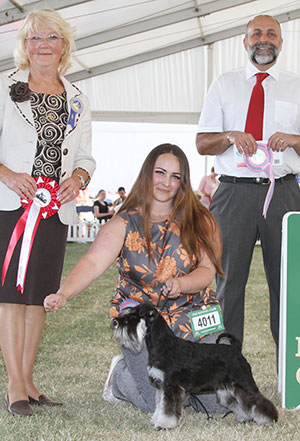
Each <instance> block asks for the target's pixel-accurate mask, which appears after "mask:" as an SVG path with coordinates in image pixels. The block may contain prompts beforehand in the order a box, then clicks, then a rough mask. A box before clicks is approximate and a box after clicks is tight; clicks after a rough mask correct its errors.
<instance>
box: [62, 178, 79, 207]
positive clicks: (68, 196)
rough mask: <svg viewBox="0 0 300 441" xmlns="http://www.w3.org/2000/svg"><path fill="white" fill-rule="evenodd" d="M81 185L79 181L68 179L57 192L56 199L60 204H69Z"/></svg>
mask: <svg viewBox="0 0 300 441" xmlns="http://www.w3.org/2000/svg"><path fill="white" fill-rule="evenodd" d="M80 187H81V183H80V181H79V179H75V178H68V179H66V180H65V181H64V182H63V183H62V184H60V188H59V190H58V192H57V198H58V200H59V201H60V203H61V204H65V203H66V202H70V201H72V200H73V199H75V198H76V196H77V195H78V192H79V190H80Z"/></svg>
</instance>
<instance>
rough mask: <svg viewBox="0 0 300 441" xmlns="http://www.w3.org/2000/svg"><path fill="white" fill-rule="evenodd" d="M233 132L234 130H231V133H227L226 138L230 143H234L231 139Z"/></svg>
mask: <svg viewBox="0 0 300 441" xmlns="http://www.w3.org/2000/svg"><path fill="white" fill-rule="evenodd" d="M231 134H232V132H230V133H229V135H226V139H227V140H228V141H229V145H232V144H233V142H231V140H230V136H231Z"/></svg>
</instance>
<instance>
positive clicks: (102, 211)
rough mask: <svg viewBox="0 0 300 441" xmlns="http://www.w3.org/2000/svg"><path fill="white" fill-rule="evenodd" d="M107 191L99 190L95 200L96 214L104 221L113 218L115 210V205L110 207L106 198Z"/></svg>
mask: <svg viewBox="0 0 300 441" xmlns="http://www.w3.org/2000/svg"><path fill="white" fill-rule="evenodd" d="M105 198H106V192H105V190H99V191H98V193H97V196H96V200H95V201H94V216H95V217H96V218H97V219H99V221H100V222H101V221H102V219H104V221H105V222H106V221H108V220H109V219H111V218H112V216H113V213H114V210H113V207H110V206H109V205H108V203H107V202H106V200H105Z"/></svg>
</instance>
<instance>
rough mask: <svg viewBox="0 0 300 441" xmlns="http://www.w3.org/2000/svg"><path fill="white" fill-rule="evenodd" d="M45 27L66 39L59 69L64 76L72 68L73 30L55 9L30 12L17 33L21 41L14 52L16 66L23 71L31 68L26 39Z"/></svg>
mask: <svg viewBox="0 0 300 441" xmlns="http://www.w3.org/2000/svg"><path fill="white" fill-rule="evenodd" d="M43 25H46V26H49V27H51V28H53V30H54V31H55V32H57V33H58V34H59V35H60V36H61V37H63V39H64V40H63V41H64V52H63V54H62V57H61V60H60V63H59V67H58V73H59V74H61V75H64V74H65V73H66V72H67V70H68V69H69V67H70V66H71V51H72V49H73V48H74V38H73V29H72V28H71V26H70V25H69V23H67V22H66V21H65V20H64V19H63V18H62V17H61V16H60V15H59V14H58V13H57V12H56V11H54V10H53V9H36V10H33V11H31V12H29V14H28V15H27V17H26V18H25V20H24V22H23V24H22V26H21V27H20V29H19V31H18V33H17V38H18V40H19V41H18V44H17V46H16V49H15V51H14V58H15V64H16V66H17V67H18V68H19V69H21V70H24V69H27V68H28V67H29V64H30V62H29V59H28V56H27V54H26V49H25V41H26V37H27V35H28V34H29V32H31V31H34V32H38V30H39V28H40V27H41V26H43Z"/></svg>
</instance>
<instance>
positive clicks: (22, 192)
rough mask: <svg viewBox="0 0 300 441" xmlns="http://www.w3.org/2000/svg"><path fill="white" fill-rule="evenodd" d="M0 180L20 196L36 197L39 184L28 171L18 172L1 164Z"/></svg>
mask: <svg viewBox="0 0 300 441" xmlns="http://www.w3.org/2000/svg"><path fill="white" fill-rule="evenodd" d="M0 181H1V182H3V184H4V185H6V187H8V188H9V189H10V190H12V191H14V192H15V193H16V194H17V195H18V196H19V197H20V198H26V199H31V200H32V199H34V197H35V193H36V190H37V185H36V182H35V180H34V179H33V177H32V176H30V175H29V174H28V173H16V172H14V171H12V170H10V169H9V168H7V167H5V165H3V164H1V166H0Z"/></svg>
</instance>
